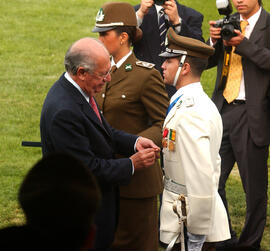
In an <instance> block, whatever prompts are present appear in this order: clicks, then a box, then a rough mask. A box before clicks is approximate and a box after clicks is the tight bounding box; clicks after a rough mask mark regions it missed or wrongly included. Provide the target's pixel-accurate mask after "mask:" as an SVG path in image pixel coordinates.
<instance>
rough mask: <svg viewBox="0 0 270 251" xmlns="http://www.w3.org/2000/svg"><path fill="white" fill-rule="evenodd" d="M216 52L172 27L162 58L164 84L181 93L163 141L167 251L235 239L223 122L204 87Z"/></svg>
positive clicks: (172, 103) (175, 98)
mask: <svg viewBox="0 0 270 251" xmlns="http://www.w3.org/2000/svg"><path fill="white" fill-rule="evenodd" d="M213 53H214V49H213V48H212V47H210V46H208V45H206V44H205V43H203V42H201V41H198V40H195V39H191V38H187V37H182V36H179V35H177V34H176V33H175V32H174V31H173V29H169V31H168V33H167V46H166V51H165V52H164V53H162V54H160V56H161V57H165V58H166V61H165V62H164V63H163V65H162V68H163V76H164V82H165V83H166V84H172V85H174V86H175V87H176V89H177V92H176V93H175V94H174V96H173V97H172V98H171V101H170V106H169V108H168V113H167V117H166V119H165V121H164V125H163V141H162V143H163V156H164V171H165V177H164V191H163V200H162V207H161V215H160V217H161V219H160V222H161V224H160V240H161V241H162V242H163V243H166V244H168V247H167V250H175V249H176V247H177V248H178V249H177V250H179V246H180V245H181V250H189V251H191V250H192V251H195V250H196V251H197V250H198V251H200V250H201V249H202V246H203V243H204V242H217V241H222V240H226V239H229V238H230V231H229V225H228V218H227V214H226V210H225V207H224V205H223V202H222V200H221V198H220V196H219V194H218V181H219V176H220V157H219V148H220V144H221V138H222V121H221V117H220V114H219V112H218V110H217V108H216V106H215V105H214V103H213V102H212V101H211V99H210V98H209V97H208V96H207V94H206V93H205V92H204V91H203V88H202V86H201V83H200V77H201V73H202V72H203V70H204V69H205V67H206V65H207V58H208V56H210V55H212V54H213ZM183 225H185V226H186V230H187V247H186V249H184V245H183V244H184V240H183V238H184V234H183V232H184V231H183V229H184V228H183ZM178 243H179V244H178ZM210 246H211V245H210ZM208 250H210V249H208ZM212 250H213V249H212Z"/></svg>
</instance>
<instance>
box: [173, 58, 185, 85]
mask: <svg viewBox="0 0 270 251" xmlns="http://www.w3.org/2000/svg"><path fill="white" fill-rule="evenodd" d="M185 60H186V55H182V57H181V60H180V62H179V66H178V69H177V72H176V74H175V77H174V81H173V86H174V87H175V86H176V83H177V80H178V78H179V75H180V72H181V70H182V66H183V64H184V62H185Z"/></svg>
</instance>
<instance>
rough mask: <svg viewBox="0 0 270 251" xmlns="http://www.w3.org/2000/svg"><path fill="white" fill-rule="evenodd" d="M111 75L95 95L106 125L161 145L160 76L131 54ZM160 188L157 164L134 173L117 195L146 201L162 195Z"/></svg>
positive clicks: (164, 101) (163, 96)
mask: <svg viewBox="0 0 270 251" xmlns="http://www.w3.org/2000/svg"><path fill="white" fill-rule="evenodd" d="M111 75H112V80H111V82H110V83H108V84H106V85H105V86H104V87H103V90H102V91H101V92H100V93H99V94H98V95H97V96H96V100H97V102H98V105H99V108H100V109H101V112H102V113H103V115H104V116H105V118H106V119H107V121H108V122H109V124H110V125H111V126H112V127H114V128H116V129H119V130H123V131H126V132H129V133H132V134H137V135H140V136H143V137H146V138H149V139H151V140H153V141H154V142H155V144H157V145H158V146H161V138H162V135H161V134H162V125H163V122H164V118H165V115H166V110H167V107H168V102H169V100H168V95H167V93H166V91H165V86H164V83H163V81H162V78H161V75H160V73H159V72H158V71H157V70H155V69H154V68H153V65H152V64H149V63H146V62H141V61H138V60H137V59H136V57H135V56H134V54H132V55H131V56H129V57H128V58H127V60H126V61H125V62H124V63H123V64H122V66H121V67H120V68H119V69H117V70H116V71H115V72H113V73H112V74H111ZM162 188H163V185H162V171H161V168H160V166H159V164H158V161H157V162H156V163H155V165H154V166H152V167H150V168H147V169H144V170H141V171H137V172H135V173H134V175H133V177H132V179H131V182H130V184H129V185H127V186H121V187H120V195H121V197H126V198H147V197H153V196H155V195H157V194H159V193H161V192H162Z"/></svg>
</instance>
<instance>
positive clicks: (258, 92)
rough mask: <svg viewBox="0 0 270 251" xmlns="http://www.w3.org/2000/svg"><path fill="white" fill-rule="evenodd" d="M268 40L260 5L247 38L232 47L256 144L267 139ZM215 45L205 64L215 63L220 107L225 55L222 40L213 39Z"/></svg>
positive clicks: (269, 18) (269, 29) (268, 25)
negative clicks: (238, 62)
mask: <svg viewBox="0 0 270 251" xmlns="http://www.w3.org/2000/svg"><path fill="white" fill-rule="evenodd" d="M236 15H239V14H236ZM269 41H270V14H269V13H267V12H266V11H265V10H264V9H262V12H261V15H260V17H259V19H258V21H257V23H256V25H255V27H254V29H253V32H252V33H251V36H250V38H249V39H247V38H245V39H244V40H243V41H242V43H241V44H240V45H238V46H237V48H236V50H235V52H236V53H238V54H239V55H241V56H242V65H243V71H244V80H245V93H246V109H247V115H248V126H249V129H250V134H251V137H252V139H253V141H254V142H255V144H257V145H258V146H265V145H269V143H270V130H269V128H270V101H269V98H270V89H269V88H270V43H269ZM215 49H216V51H215V54H214V55H213V56H211V57H210V58H209V65H208V67H213V66H216V65H217V66H218V68H217V79H216V85H215V90H214V93H213V101H214V103H215V104H216V105H217V107H218V109H219V111H221V109H222V106H223V104H224V97H223V87H222V86H220V84H219V82H220V77H221V72H222V65H223V57H224V46H223V43H222V41H218V42H217V43H216V45H215Z"/></svg>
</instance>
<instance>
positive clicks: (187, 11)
mask: <svg viewBox="0 0 270 251" xmlns="http://www.w3.org/2000/svg"><path fill="white" fill-rule="evenodd" d="M176 4H177V8H178V13H179V16H180V17H181V18H182V24H181V31H180V33H179V35H181V36H186V37H192V38H196V39H199V40H201V41H204V39H203V37H202V29H201V27H202V22H203V15H202V14H200V13H199V12H197V11H195V10H194V9H191V8H189V7H186V6H184V5H182V4H179V3H178V2H177V1H176ZM139 8H140V5H136V6H135V11H137V10H138V9H139ZM140 28H141V29H142V31H143V37H142V39H141V40H140V41H138V42H137V43H135V44H134V53H135V55H136V57H137V58H138V59H140V60H144V61H147V62H151V63H154V64H155V68H156V69H157V70H159V71H160V72H162V70H161V65H162V63H163V62H164V58H161V57H159V56H158V55H159V53H160V35H159V28H158V17H157V11H156V7H155V6H152V7H151V8H150V9H149V12H148V13H147V15H145V16H144V18H143V22H142V24H141V26H140Z"/></svg>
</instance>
